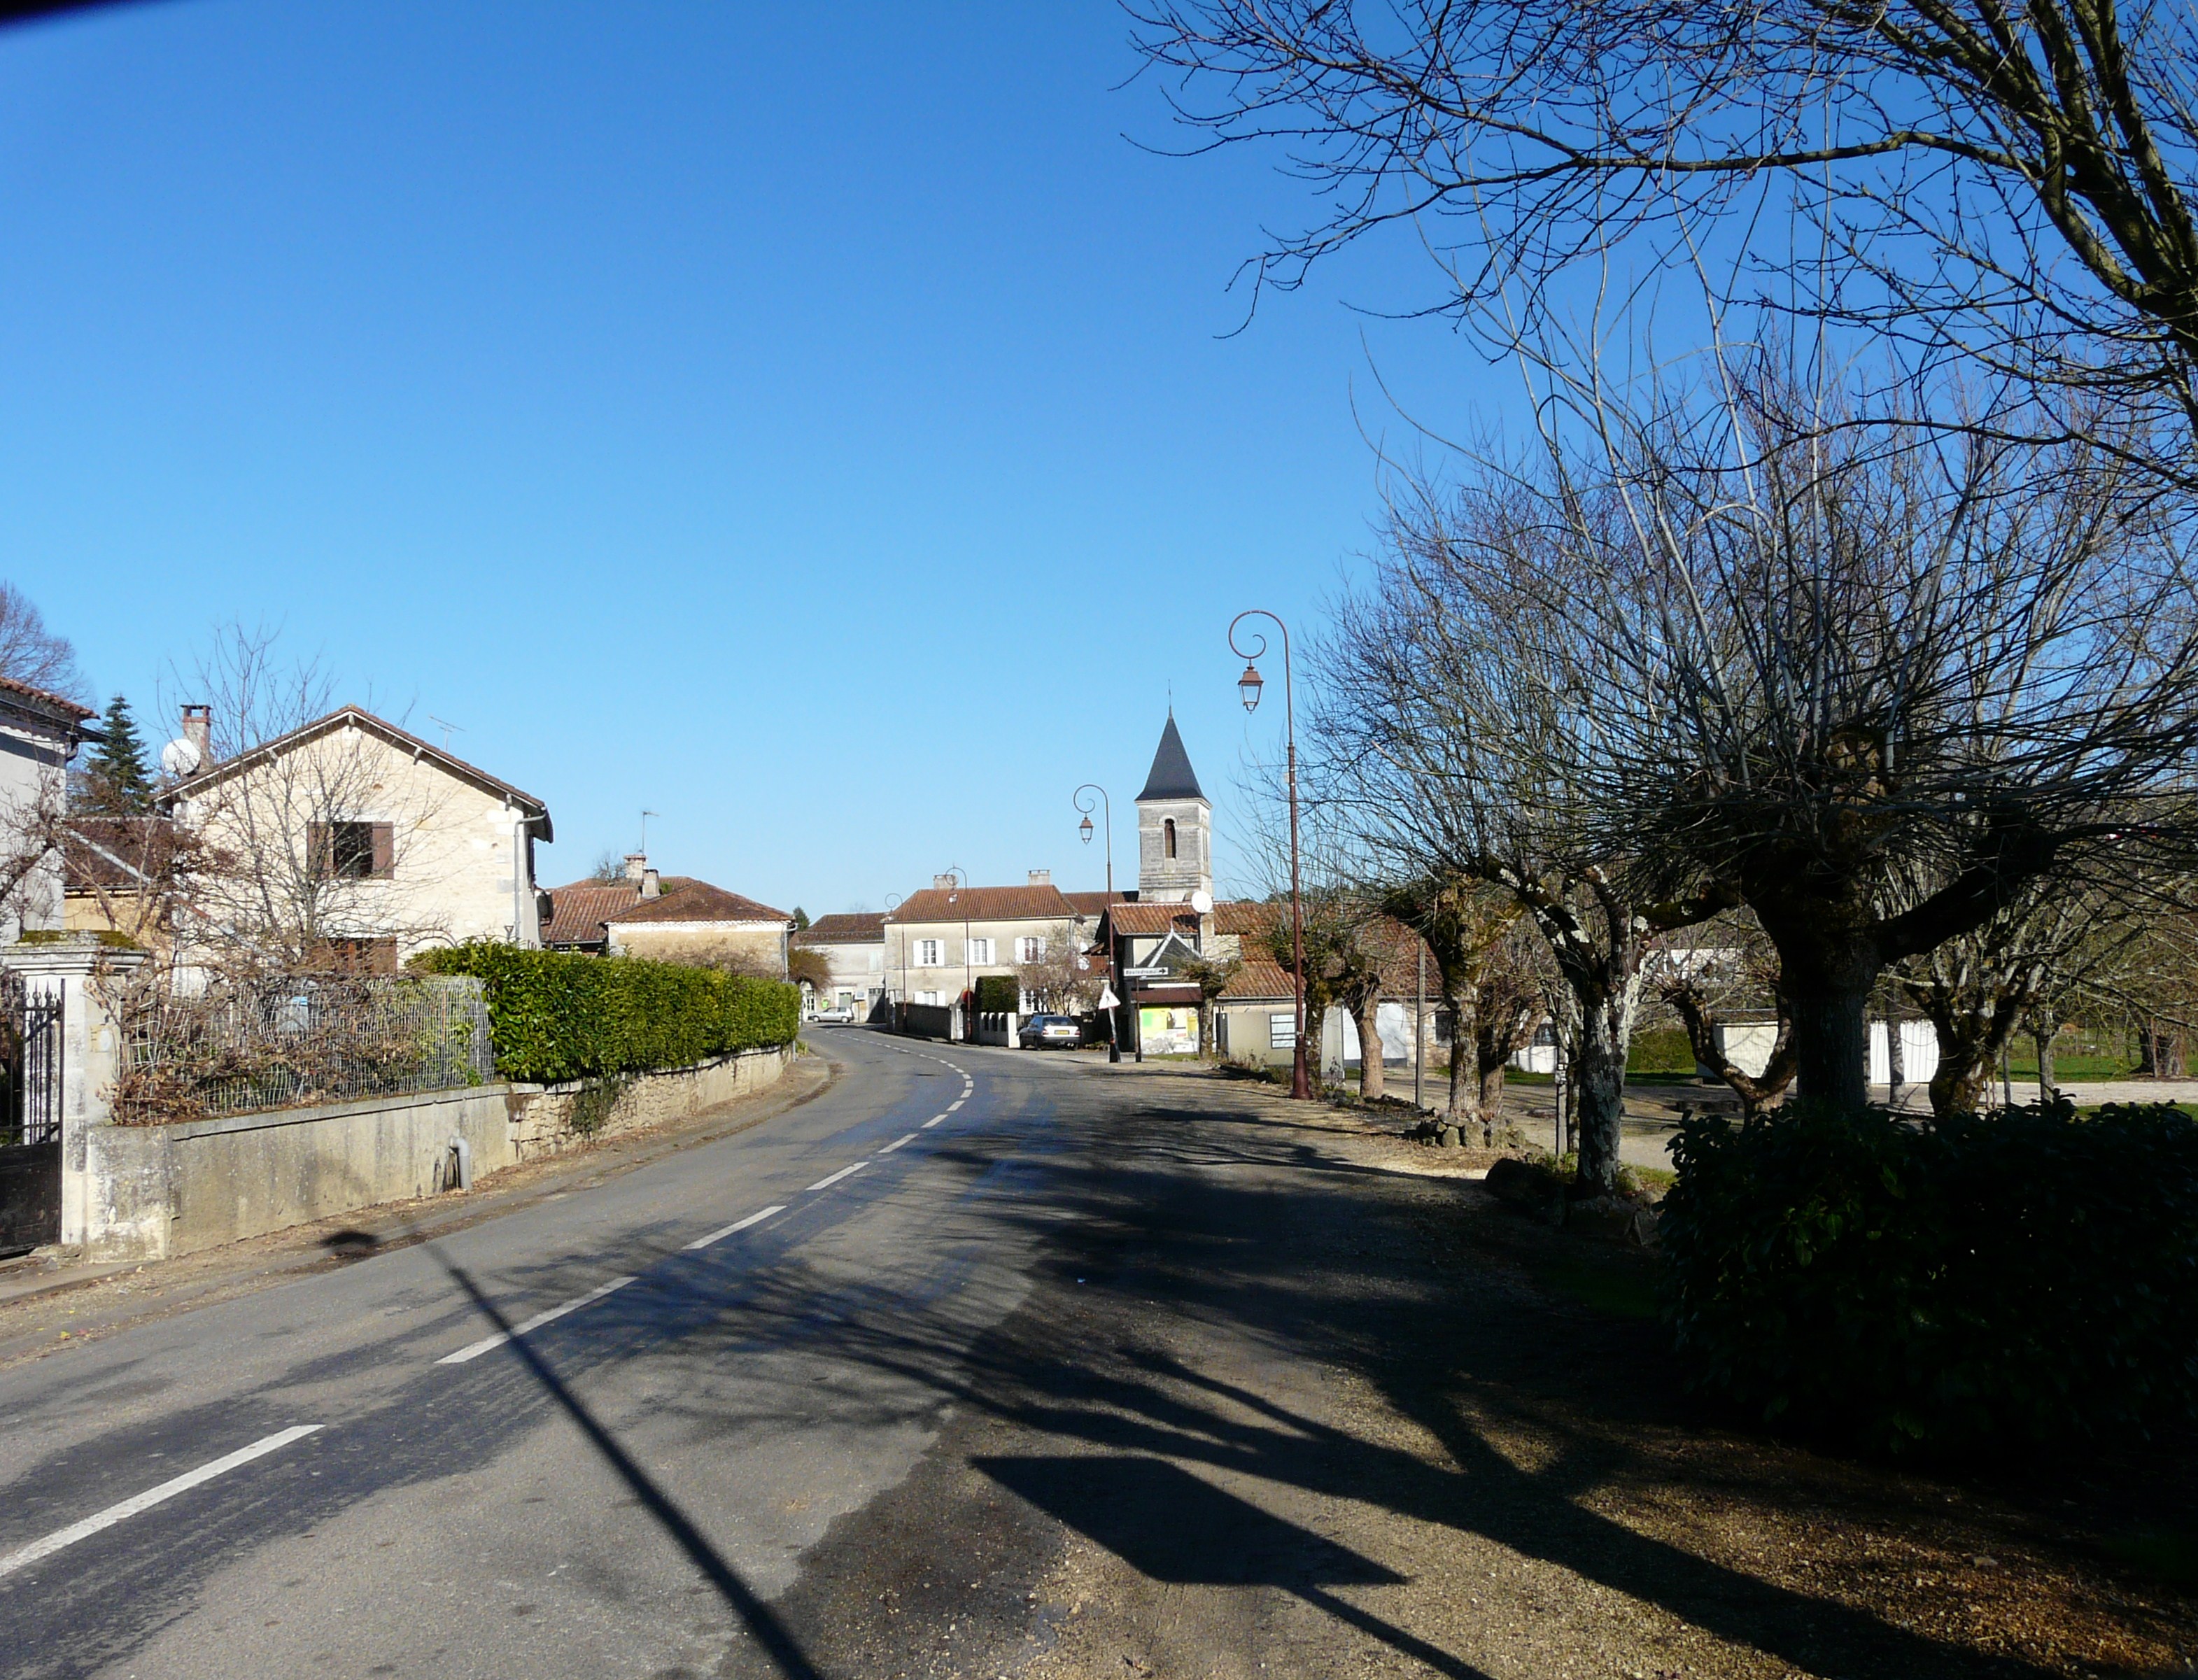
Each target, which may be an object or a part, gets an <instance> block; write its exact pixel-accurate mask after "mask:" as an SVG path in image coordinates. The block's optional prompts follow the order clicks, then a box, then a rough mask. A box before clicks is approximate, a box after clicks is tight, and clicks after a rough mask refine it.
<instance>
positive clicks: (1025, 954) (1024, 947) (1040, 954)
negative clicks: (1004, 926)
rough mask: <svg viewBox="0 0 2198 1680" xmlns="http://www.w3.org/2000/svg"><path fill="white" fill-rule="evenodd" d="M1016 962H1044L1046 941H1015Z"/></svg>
mask: <svg viewBox="0 0 2198 1680" xmlns="http://www.w3.org/2000/svg"><path fill="white" fill-rule="evenodd" d="M1015 961H1016V962H1044V961H1045V941H1044V939H1017V940H1016V941H1015Z"/></svg>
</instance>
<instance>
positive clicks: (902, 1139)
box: [878, 1131, 916, 1155]
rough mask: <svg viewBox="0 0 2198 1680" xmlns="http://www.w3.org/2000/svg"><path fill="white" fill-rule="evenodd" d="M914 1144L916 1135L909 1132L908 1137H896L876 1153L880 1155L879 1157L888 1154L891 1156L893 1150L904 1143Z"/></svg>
mask: <svg viewBox="0 0 2198 1680" xmlns="http://www.w3.org/2000/svg"><path fill="white" fill-rule="evenodd" d="M913 1142H916V1134H915V1133H914V1132H912V1131H911V1132H910V1133H909V1135H908V1136H905V1137H896V1138H894V1139H893V1142H890V1143H888V1144H887V1145H886V1147H885V1148H882V1149H881V1150H879V1151H878V1153H879V1154H881V1155H889V1154H893V1151H894V1150H896V1149H898V1148H900V1146H901V1145H902V1144H904V1143H913Z"/></svg>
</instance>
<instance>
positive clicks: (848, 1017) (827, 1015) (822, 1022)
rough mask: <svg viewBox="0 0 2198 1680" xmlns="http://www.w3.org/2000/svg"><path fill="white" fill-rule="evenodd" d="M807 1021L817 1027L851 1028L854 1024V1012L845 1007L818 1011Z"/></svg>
mask: <svg viewBox="0 0 2198 1680" xmlns="http://www.w3.org/2000/svg"><path fill="white" fill-rule="evenodd" d="M809 1019H810V1020H813V1021H815V1022H817V1024H818V1025H819V1026H826V1025H829V1026H853V1025H854V1024H855V1012H854V1011H853V1010H852V1009H847V1008H846V1007H845V1006H840V1007H835V1008H834V1009H819V1010H818V1011H817V1013H816V1014H813V1015H811V1016H810V1017H809Z"/></svg>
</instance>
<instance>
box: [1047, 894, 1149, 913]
mask: <svg viewBox="0 0 2198 1680" xmlns="http://www.w3.org/2000/svg"><path fill="white" fill-rule="evenodd" d="M1061 897H1062V898H1066V899H1067V900H1068V905H1069V908H1070V909H1071V910H1074V911H1075V912H1076V913H1077V914H1078V915H1079V916H1103V915H1105V914H1106V912H1107V909H1108V906H1109V905H1110V904H1134V903H1135V902H1136V901H1137V894H1136V893H1134V892H1063V893H1062V894H1061Z"/></svg>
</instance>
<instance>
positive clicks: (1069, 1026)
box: [1015, 1015, 1084, 1050]
mask: <svg viewBox="0 0 2198 1680" xmlns="http://www.w3.org/2000/svg"><path fill="white" fill-rule="evenodd" d="M1015 1037H1016V1038H1018V1039H1019V1040H1021V1043H1022V1047H1023V1048H1024V1049H1026V1050H1043V1049H1049V1048H1052V1049H1067V1050H1073V1049H1076V1048H1077V1047H1078V1046H1079V1044H1081V1043H1083V1042H1084V1028H1083V1026H1081V1025H1080V1024H1079V1022H1078V1020H1077V1019H1076V1017H1075V1016H1073V1015H1032V1017H1031V1018H1030V1019H1029V1020H1026V1021H1025V1022H1024V1023H1023V1024H1022V1030H1021V1032H1017V1033H1016V1034H1015Z"/></svg>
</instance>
